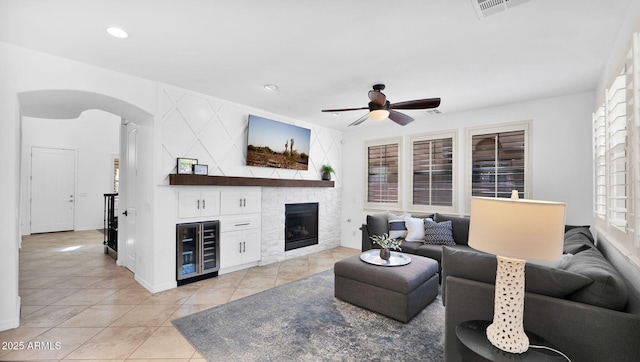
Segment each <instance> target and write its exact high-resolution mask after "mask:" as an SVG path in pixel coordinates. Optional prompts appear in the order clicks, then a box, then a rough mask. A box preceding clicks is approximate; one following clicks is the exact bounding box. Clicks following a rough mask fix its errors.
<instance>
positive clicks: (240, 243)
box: [238, 242, 242, 253]
mask: <svg viewBox="0 0 640 362" xmlns="http://www.w3.org/2000/svg"><path fill="white" fill-rule="evenodd" d="M238 245H240V252H241V253H242V242H239V243H238Z"/></svg>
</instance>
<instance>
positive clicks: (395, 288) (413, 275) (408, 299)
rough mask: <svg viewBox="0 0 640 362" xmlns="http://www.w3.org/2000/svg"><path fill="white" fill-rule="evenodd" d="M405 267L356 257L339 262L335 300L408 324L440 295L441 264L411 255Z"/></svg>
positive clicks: (336, 265)
mask: <svg viewBox="0 0 640 362" xmlns="http://www.w3.org/2000/svg"><path fill="white" fill-rule="evenodd" d="M410 257H411V263H409V264H407V265H403V266H378V265H372V264H369V263H366V262H364V261H362V260H360V256H359V255H355V256H352V257H349V258H346V259H343V260H340V261H339V262H337V263H336V264H335V266H334V268H333V270H334V274H335V296H336V298H339V299H342V300H344V301H346V302H349V303H351V304H355V305H357V306H360V307H363V308H367V309H370V310H372V311H374V312H378V313H381V314H384V315H386V316H388V317H391V318H393V319H397V320H399V321H402V322H408V321H409V320H410V319H411V318H413V317H414V316H415V315H416V314H418V313H419V312H420V311H421V310H422V309H423V308H424V307H426V306H427V305H428V304H429V303H431V301H433V299H435V297H436V296H437V295H438V262H437V261H435V260H433V259H429V258H425V257H422V256H418V255H410Z"/></svg>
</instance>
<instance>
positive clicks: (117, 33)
mask: <svg viewBox="0 0 640 362" xmlns="http://www.w3.org/2000/svg"><path fill="white" fill-rule="evenodd" d="M107 33H109V34H111V36H114V37H116V38H120V39H126V38H128V37H129V34H127V32H126V31H124V30H122V29H120V28H116V27H113V26H112V27H110V28H107Z"/></svg>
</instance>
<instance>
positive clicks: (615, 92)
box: [605, 70, 627, 230]
mask: <svg viewBox="0 0 640 362" xmlns="http://www.w3.org/2000/svg"><path fill="white" fill-rule="evenodd" d="M625 73H626V72H625V70H623V72H622V74H620V75H619V76H618V77H616V79H615V80H614V82H613V84H612V85H611V87H610V88H609V89H608V90H607V91H606V108H605V109H606V130H607V142H608V146H607V164H608V170H607V171H608V191H609V193H608V220H609V223H610V224H611V225H613V226H615V227H617V228H619V229H621V230H624V229H625V228H626V226H627V215H626V214H627V89H626V87H627V81H626V75H625Z"/></svg>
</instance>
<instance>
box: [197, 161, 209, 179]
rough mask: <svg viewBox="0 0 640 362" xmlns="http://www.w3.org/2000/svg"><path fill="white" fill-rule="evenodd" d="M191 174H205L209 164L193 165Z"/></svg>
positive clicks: (207, 172) (207, 171)
mask: <svg viewBox="0 0 640 362" xmlns="http://www.w3.org/2000/svg"><path fill="white" fill-rule="evenodd" d="M193 174H194V175H205V176H206V175H208V174H209V166H207V165H200V164H197V165H193Z"/></svg>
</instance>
